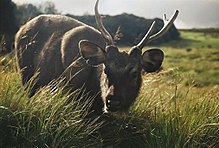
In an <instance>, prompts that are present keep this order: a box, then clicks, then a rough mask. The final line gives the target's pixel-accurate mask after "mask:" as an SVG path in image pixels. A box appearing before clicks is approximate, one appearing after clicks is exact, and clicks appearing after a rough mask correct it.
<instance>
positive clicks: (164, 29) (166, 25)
mask: <svg viewBox="0 0 219 148" xmlns="http://www.w3.org/2000/svg"><path fill="white" fill-rule="evenodd" d="M178 14H179V11H178V10H176V11H175V12H174V14H173V16H172V17H171V18H170V20H167V18H166V14H164V16H163V22H164V26H163V27H162V29H161V30H160V31H159V32H157V33H156V34H154V35H151V36H150V33H151V32H152V30H153V27H154V24H155V21H154V22H153V23H152V25H151V27H150V29H149V31H148V32H147V34H146V35H145V36H144V38H143V39H142V40H141V41H140V42H139V43H138V45H137V46H138V47H139V48H140V49H142V48H143V47H144V46H145V45H146V44H147V43H149V42H151V41H153V40H155V39H157V38H159V37H161V36H162V35H164V34H165V33H166V32H167V31H168V29H169V28H170V26H171V25H172V24H173V22H174V21H175V19H176V18H177V16H178Z"/></svg>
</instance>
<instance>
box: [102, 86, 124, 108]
mask: <svg viewBox="0 0 219 148" xmlns="http://www.w3.org/2000/svg"><path fill="white" fill-rule="evenodd" d="M114 91H115V90H114V86H113V85H112V86H110V87H109V89H108V91H107V95H106V101H105V103H106V104H105V106H106V108H107V111H111V112H116V111H118V110H119V109H120V108H121V101H120V99H119V98H118V97H116V96H115V93H114Z"/></svg>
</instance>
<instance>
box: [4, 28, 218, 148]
mask: <svg viewBox="0 0 219 148" xmlns="http://www.w3.org/2000/svg"><path fill="white" fill-rule="evenodd" d="M187 33H188V34H187ZM187 33H186V32H184V31H182V32H181V34H184V35H185V36H184V37H183V40H181V41H178V42H183V41H184V40H187V41H189V44H191V45H192V46H191V49H190V50H188V49H187V48H188V47H189V44H188V47H185V48H184V47H183V46H182V47H180V48H173V47H171V46H172V45H171V44H168V45H167V44H165V46H163V48H170V49H168V50H167V51H166V49H165V52H166V55H167V56H166V60H165V61H164V67H163V69H164V70H162V71H160V72H159V73H155V74H144V75H143V84H142V89H141V92H140V95H139V97H138V99H137V101H136V102H135V104H134V105H133V106H132V108H131V109H130V111H129V112H128V113H124V114H114V115H102V116H99V117H93V118H87V117H86V115H87V108H88V107H89V105H90V101H91V99H92V98H89V97H88V96H87V95H86V94H84V96H83V97H82V98H81V99H83V100H87V101H85V102H84V103H80V99H79V100H74V99H73V100H72V101H69V97H68V96H69V95H70V94H68V93H66V94H63V90H62V87H60V86H59V85H57V84H56V83H55V82H54V83H51V84H50V85H49V86H47V87H44V88H42V89H40V91H39V92H38V93H37V94H36V95H35V96H34V97H33V98H31V99H30V98H28V97H27V95H28V94H27V93H26V91H24V90H23V87H22V86H21V82H20V78H19V75H18V72H17V71H16V65H15V60H14V58H13V57H14V56H13V54H11V55H7V56H4V57H1V58H0V147H130V148H132V147H133V148H136V147H137V148H141V147H158V148H159V147H162V148H163V147H180V148H181V147H218V144H219V118H218V115H219V110H218V108H219V86H218V82H217V81H216V78H218V75H215V77H216V78H215V79H209V82H210V83H203V81H198V84H201V85H202V87H197V81H196V80H195V81H193V80H194V78H196V77H200V79H202V76H203V75H196V76H195V77H190V78H188V75H190V74H189V73H190V72H189V71H190V70H192V69H194V68H196V67H200V71H199V73H202V72H204V71H206V66H208V67H209V69H212V71H217V70H218V67H217V65H216V62H215V63H214V59H215V58H217V57H218V56H217V54H215V52H217V50H218V48H207V47H206V46H204V47H200V48H197V47H196V45H199V44H200V43H198V44H196V42H195V43H194V42H193V41H194V40H190V39H189V38H190V37H192V36H196V35H197V36H199V35H200V34H196V33H192V34H189V32H187ZM186 35H188V36H186ZM197 36H196V38H197ZM199 38H202V37H199ZM199 38H197V40H198V39H199ZM209 40H212V36H211V38H210V37H209ZM175 43H176V42H175ZM217 44H218V43H217ZM217 44H216V43H215V44H212V46H213V47H214V46H217ZM122 49H124V50H127V48H122ZM207 57H208V58H207ZM194 59H195V60H194ZM197 59H199V60H198V61H196V60H197ZM193 60H194V61H193ZM206 61H207V63H206V64H207V65H203V64H204V63H205V62H206ZM189 62H190V64H187V63H189ZM211 62H212V63H211ZM172 63H174V64H172ZM184 63H186V64H184ZM191 65H193V66H191ZM202 66H204V68H202ZM177 67H181V68H177ZM185 69H186V70H185ZM209 69H207V72H206V75H207V74H208V75H209V76H210V75H211V72H210V73H208V72H209ZM188 72H189V73H188ZM185 80H186V81H187V82H186V83H185ZM78 91H79V92H80V90H78ZM78 91H76V92H73V94H74V95H73V96H77V94H78V93H79V92H78Z"/></svg>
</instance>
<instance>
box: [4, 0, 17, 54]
mask: <svg viewBox="0 0 219 148" xmlns="http://www.w3.org/2000/svg"><path fill="white" fill-rule="evenodd" d="M15 14H16V5H15V4H14V3H13V2H12V1H11V0H1V1H0V54H1V53H3V52H7V53H8V52H10V51H11V48H12V41H13V36H14V34H15V32H16V31H17V29H18V24H17V21H16V18H15Z"/></svg>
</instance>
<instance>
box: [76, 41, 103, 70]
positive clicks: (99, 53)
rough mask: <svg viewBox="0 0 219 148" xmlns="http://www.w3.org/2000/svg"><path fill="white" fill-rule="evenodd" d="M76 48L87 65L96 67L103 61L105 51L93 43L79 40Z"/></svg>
mask: <svg viewBox="0 0 219 148" xmlns="http://www.w3.org/2000/svg"><path fill="white" fill-rule="evenodd" d="M78 46H79V52H80V54H81V56H82V57H83V58H84V59H85V60H86V62H87V63H88V64H90V65H92V66H97V65H99V64H102V63H103V62H104V61H105V51H104V50H103V49H102V48H101V47H99V46H98V45H96V44H95V43H92V42H89V41H87V40H81V41H80V42H79V44H78Z"/></svg>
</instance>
